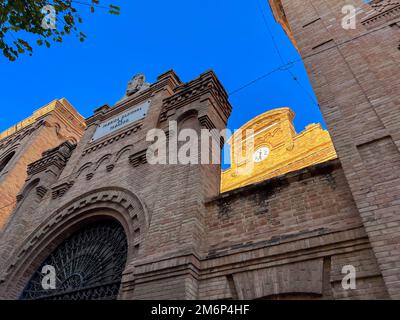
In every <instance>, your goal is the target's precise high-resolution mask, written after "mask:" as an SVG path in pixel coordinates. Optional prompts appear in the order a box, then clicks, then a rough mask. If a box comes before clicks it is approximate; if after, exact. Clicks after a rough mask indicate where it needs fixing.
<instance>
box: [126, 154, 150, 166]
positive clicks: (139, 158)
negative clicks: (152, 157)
mask: <svg viewBox="0 0 400 320" xmlns="http://www.w3.org/2000/svg"><path fill="white" fill-rule="evenodd" d="M146 151H147V150H142V151H139V152H137V153H135V154H133V155H131V156H130V157H129V163H130V164H131V165H132V166H133V167H137V166H139V165H140V164H145V163H147V157H146Z"/></svg>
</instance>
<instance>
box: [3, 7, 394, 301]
mask: <svg viewBox="0 0 400 320" xmlns="http://www.w3.org/2000/svg"><path fill="white" fill-rule="evenodd" d="M347 2H348V1H340V0H339V1H335V2H334V3H333V2H332V1H329V2H328V1H323V0H315V1H291V0H284V1H282V2H281V6H277V7H278V8H282V10H284V13H285V19H281V20H280V21H281V22H282V21H283V22H282V23H285V22H287V23H289V24H290V28H286V29H287V31H290V32H292V34H291V37H292V39H293V40H294V41H296V45H297V48H298V49H299V52H300V54H301V55H302V57H303V59H304V62H305V65H306V67H307V70H308V73H309V76H310V80H311V82H312V85H313V88H314V90H315V92H316V95H317V97H318V100H319V103H320V106H321V111H322V113H323V115H324V117H325V120H326V122H327V125H328V129H329V130H330V133H331V136H332V139H333V142H334V144H335V148H336V150H337V153H338V156H339V159H335V160H331V161H328V162H324V163H320V164H317V165H314V166H310V167H307V168H304V169H302V170H299V171H295V172H291V173H287V174H284V175H281V176H278V177H274V178H272V179H269V180H266V181H263V182H259V183H255V184H251V185H248V186H245V187H242V188H239V189H235V190H231V191H228V192H225V193H220V191H219V186H220V167H219V166H218V165H203V164H201V165H150V164H148V163H146V158H145V157H144V156H143V155H144V154H145V152H146V150H147V149H148V147H149V144H150V143H149V142H147V141H146V139H145V137H146V133H147V131H148V130H149V129H152V128H160V129H163V130H164V131H168V121H170V120H176V121H177V122H178V130H182V129H183V128H188V127H190V128H194V129H195V130H197V131H199V130H200V129H201V128H205V127H207V128H217V129H223V128H225V126H226V122H227V119H228V117H229V115H230V113H231V106H230V104H229V102H228V97H227V94H226V92H225V90H224V89H223V87H222V85H221V83H220V82H219V81H218V79H217V77H216V76H215V74H214V73H213V72H211V71H209V72H206V73H204V74H202V75H200V76H199V77H198V78H196V79H194V80H193V81H190V82H188V83H182V82H181V81H180V80H179V78H178V76H177V75H176V74H175V73H174V72H173V71H169V72H166V73H164V74H163V75H161V76H160V77H159V78H158V81H157V82H156V83H154V84H152V85H151V86H150V87H149V88H147V89H145V90H143V91H140V92H138V93H136V94H134V95H132V96H130V97H129V98H127V99H125V100H123V101H121V102H119V103H117V105H115V106H114V107H113V108H110V107H108V106H103V107H101V108H98V109H97V110H96V111H95V113H94V115H93V116H92V117H90V118H89V119H87V121H86V123H87V129H86V131H85V133H84V135H83V137H82V139H81V140H80V142H79V143H78V144H77V145H76V146H74V145H72V144H69V143H64V144H62V145H61V146H60V147H58V148H55V149H52V150H50V151H49V152H46V153H44V154H43V156H42V158H41V159H39V160H38V161H36V162H35V163H33V164H32V165H31V166H29V171H28V173H29V174H28V180H27V182H26V184H25V186H24V187H23V189H22V191H21V192H20V194H21V196H20V197H19V203H18V206H17V208H16V210H14V212H13V213H12V216H11V220H10V222H9V223H8V224H7V225H6V226H5V228H4V231H3V232H2V234H1V235H0V297H1V298H18V297H19V296H20V294H21V292H22V290H23V288H24V287H25V285H26V283H27V282H28V280H29V279H30V277H31V276H32V274H33V273H34V271H35V270H37V268H38V267H39V266H40V264H41V263H42V262H43V260H44V259H45V258H46V257H47V256H48V255H49V254H50V253H51V252H52V250H53V249H54V248H56V247H57V246H58V245H59V244H60V243H62V242H63V241H64V240H65V239H66V237H67V235H68V234H70V233H71V232H72V231H73V230H76V229H77V228H79V227H82V226H84V225H85V224H86V223H87V222H88V221H93V220H95V219H99V218H100V217H102V216H108V217H111V218H113V219H116V220H117V221H119V222H120V223H121V224H122V226H123V227H124V230H125V232H126V235H127V238H128V261H127V264H126V267H125V270H124V273H123V277H122V283H121V288H120V293H119V298H120V299H301V298H303V299H389V298H393V299H396V298H400V278H399V277H400V269H399V264H400V251H399V249H398V247H399V236H398V235H399V231H400V223H399V218H398V215H397V213H398V212H399V206H400V202H399V199H400V197H399V195H400V187H399V186H400V184H399V176H398V167H399V157H400V154H399V145H400V140H399V132H398V128H399V124H400V121H399V120H400V118H399V117H400V113H399V112H398V111H399V96H398V93H399V89H400V88H399V86H400V82H399V79H398V74H399V71H400V70H399V63H398V62H399V59H400V56H399V54H400V51H398V48H397V46H398V40H399V33H398V29H396V28H395V21H398V20H395V18H393V19H392V20H390V21H383V22H381V20H380V19H378V20H377V21H379V22H378V24H379V25H377V26H376V27H375V28H376V29H374V25H373V23H372V22H368V23H365V22H364V24H363V22H362V21H364V20H360V22H359V27H358V28H357V29H356V30H351V31H345V30H343V29H342V28H341V26H340V23H339V22H338V21H340V18H341V7H342V6H343V4H345V3H347ZM356 3H357V5H358V6H361V7H362V8H363V10H364V11H363V14H365V15H366V17H365V19H371V14H370V12H374V11H371V10H373V9H371V7H370V6H368V5H366V4H364V3H363V2H362V1H356ZM281 14H282V12H281ZM360 17H361V16H360ZM374 23H375V22H374ZM367 25H368V26H367ZM340 43H341V44H340ZM147 100H150V101H151V106H150V109H149V112H148V114H147V116H146V117H145V118H144V119H143V120H141V121H139V122H137V123H135V124H132V125H129V126H127V127H124V128H123V129H121V130H119V131H118V132H115V133H113V134H112V135H110V136H107V137H104V138H103V139H101V140H98V141H95V142H92V141H91V139H92V136H93V134H94V132H95V130H96V127H97V125H98V124H100V123H102V122H103V121H105V120H107V119H110V118H111V117H113V116H115V115H116V114H118V113H121V112H122V111H124V110H126V109H127V108H129V107H131V106H135V105H137V104H140V103H142V102H144V101H147ZM168 136H169V140H171V139H173V137H174V133H173V132H172V133H171V132H169V133H168ZM33 190H34V191H35V192H33ZM45 190H47V192H45ZM348 264H351V265H353V266H354V267H355V269H356V271H357V281H356V284H357V287H356V289H354V290H344V289H343V288H342V285H341V281H342V279H343V276H344V275H343V274H342V267H343V266H345V265H348Z"/></svg>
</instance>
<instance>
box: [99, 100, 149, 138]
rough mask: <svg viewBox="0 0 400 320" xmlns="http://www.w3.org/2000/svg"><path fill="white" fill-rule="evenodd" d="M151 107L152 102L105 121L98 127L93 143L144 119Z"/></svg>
mask: <svg viewBox="0 0 400 320" xmlns="http://www.w3.org/2000/svg"><path fill="white" fill-rule="evenodd" d="M149 107H150V100H149V101H146V102H144V103H142V104H140V105H137V106H135V107H133V108H130V109H129V110H127V111H125V112H123V113H121V114H119V115H118V116H116V117H113V118H111V119H108V120H106V121H104V122H103V123H101V124H100V125H99V126H98V128H97V130H96V132H95V134H94V135H93V138H92V141H96V140H98V139H100V138H102V137H104V136H106V135H108V134H110V133H113V132H115V131H118V130H119V129H122V128H124V127H126V126H128V125H130V124H132V123H134V122H136V121H139V120H142V119H144V118H145V117H146V114H147V112H148V110H149Z"/></svg>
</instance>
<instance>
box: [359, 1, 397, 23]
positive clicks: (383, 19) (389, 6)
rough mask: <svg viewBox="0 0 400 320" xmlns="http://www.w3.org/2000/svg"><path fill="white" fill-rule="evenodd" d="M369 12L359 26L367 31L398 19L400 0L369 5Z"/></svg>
mask: <svg viewBox="0 0 400 320" xmlns="http://www.w3.org/2000/svg"><path fill="white" fill-rule="evenodd" d="M371 7H372V9H371V11H369V12H368V13H367V14H366V16H365V17H364V19H363V20H362V21H361V24H362V25H363V26H364V27H366V28H367V29H372V28H376V27H378V26H381V25H383V24H385V23H388V22H389V21H392V20H394V19H398V18H400V0H381V1H374V2H373V3H371Z"/></svg>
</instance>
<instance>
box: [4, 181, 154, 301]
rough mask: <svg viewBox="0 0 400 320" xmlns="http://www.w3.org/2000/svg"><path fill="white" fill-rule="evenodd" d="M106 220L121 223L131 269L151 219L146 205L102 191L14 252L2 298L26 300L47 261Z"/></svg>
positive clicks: (118, 191)
mask: <svg viewBox="0 0 400 320" xmlns="http://www.w3.org/2000/svg"><path fill="white" fill-rule="evenodd" d="M104 219H106V220H108V221H110V220H113V221H115V222H116V223H119V225H120V227H121V228H122V230H123V231H124V232H123V233H124V234H125V235H126V241H127V265H128V264H129V261H131V260H132V259H133V258H134V257H136V256H137V255H138V254H139V253H140V244H141V243H142V241H143V239H144V237H145V234H146V231H147V229H148V227H149V224H150V216H149V214H148V211H147V209H146V206H145V205H144V203H143V202H141V201H140V199H139V198H138V197H137V196H136V195H135V194H134V193H132V192H130V191H128V190H126V189H123V188H119V187H109V188H101V189H97V190H93V191H90V192H88V193H85V194H83V195H81V196H79V197H77V198H75V199H74V200H72V201H70V202H68V203H66V204H65V205H63V206H62V207H60V208H59V209H58V210H57V211H55V212H54V213H53V214H51V215H50V216H49V217H48V218H46V219H45V220H44V221H43V222H42V223H41V224H40V225H39V226H38V227H37V228H36V230H35V231H34V232H32V233H31V234H30V236H29V237H28V238H27V239H26V240H25V241H24V242H23V243H22V244H21V246H19V248H17V249H15V250H14V251H13V253H12V255H11V257H10V259H9V260H8V261H5V264H4V265H3V271H4V272H3V273H2V274H1V275H0V297H2V298H6V299H16V298H18V297H24V293H25V292H24V290H26V288H27V286H28V285H29V283H30V281H32V279H33V276H32V275H33V274H34V273H35V272H36V271H38V270H39V271H41V269H40V267H41V266H42V265H43V263H44V261H47V260H46V259H48V258H49V257H50V256H51V255H52V254H53V253H55V252H56V251H57V250H58V248H59V247H62V246H63V245H64V244H65V243H67V242H68V241H69V240H68V239H69V237H71V236H73V235H74V234H75V233H76V232H79V230H84V229H82V228H86V227H85V226H89V225H91V224H92V223H100V221H104ZM0 268H1V266H0ZM123 281H124V277H123V279H122V282H123ZM27 284H28V285H27ZM24 288H25V289H24ZM21 293H22V294H21ZM38 298H40V297H38ZM73 298H74V297H73ZM99 298H102V297H99Z"/></svg>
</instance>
